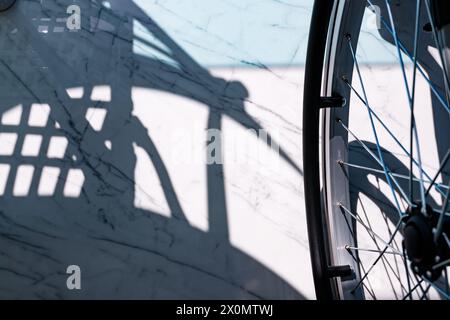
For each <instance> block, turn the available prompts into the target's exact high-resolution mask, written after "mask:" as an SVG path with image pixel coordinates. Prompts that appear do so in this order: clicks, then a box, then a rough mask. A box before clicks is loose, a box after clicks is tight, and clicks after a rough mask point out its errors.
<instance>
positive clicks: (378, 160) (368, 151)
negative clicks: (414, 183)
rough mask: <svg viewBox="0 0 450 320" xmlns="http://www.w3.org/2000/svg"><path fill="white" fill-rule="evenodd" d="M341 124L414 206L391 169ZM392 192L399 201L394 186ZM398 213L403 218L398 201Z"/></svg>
mask: <svg viewBox="0 0 450 320" xmlns="http://www.w3.org/2000/svg"><path fill="white" fill-rule="evenodd" d="M339 123H340V124H341V125H342V127H343V128H344V129H345V130H346V131H347V132H348V133H350V134H351V135H352V136H353V138H354V139H356V141H357V142H358V143H359V144H360V145H361V146H362V147H363V148H364V149H365V150H366V151H367V153H368V154H370V155H371V156H372V158H374V160H375V161H376V162H377V163H378V164H379V165H380V166H381V167H382V168H383V173H384V174H385V175H386V174H387V175H388V176H390V177H391V178H392V180H393V181H394V183H395V185H396V186H397V187H398V189H399V191H400V193H401V194H402V196H403V198H404V200H405V201H406V202H407V203H408V205H409V206H412V203H411V202H410V201H409V198H408V196H407V195H406V193H405V191H403V189H402V188H401V187H400V185H399V184H398V182H397V180H396V179H395V178H394V176H393V174H392V171H390V169H389V168H387V167H386V166H384V167H383V164H382V162H381V160H380V159H379V158H378V157H377V156H376V155H375V154H374V153H373V152H372V151H371V150H370V148H369V147H368V146H367V145H366V144H365V143H364V142H362V141H361V140H360V139H358V137H357V136H356V135H355V134H354V133H353V132H352V131H351V130H350V129H349V128H348V127H347V126H346V125H345V124H344V123H343V122H342V121H339ZM386 172H387V173H386ZM391 190H392V191H393V192H394V197H395V199H396V200H397V197H396V195H395V191H394V189H393V188H392V186H391ZM397 211H398V213H399V215H400V217H402V216H403V213H402V212H401V209H400V206H399V205H398V201H397Z"/></svg>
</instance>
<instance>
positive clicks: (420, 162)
mask: <svg viewBox="0 0 450 320" xmlns="http://www.w3.org/2000/svg"><path fill="white" fill-rule="evenodd" d="M385 3H386V6H387V9H388V14H389V19H390V21H391V27H392V30H393V36H394V41H395V46H396V48H397V54H398V59H399V61H400V66H401V70H402V75H403V81H404V83H405V88H406V94H407V95H408V102H409V107H410V110H411V112H413V111H414V103H413V98H414V97H413V96H412V95H411V92H410V89H409V86H408V80H407V78H406V72H405V63H404V61H403V57H402V52H401V50H400V45H399V40H398V35H397V30H396V28H395V23H394V17H393V16H392V11H391V6H390V4H389V0H385ZM417 19H418V18H417ZM415 45H417V37H416V39H415ZM416 51H417V50H416V48H415V49H414V58H413V59H414V66H417V55H416V54H417V52H416ZM415 70H416V67H414V71H415ZM415 81H416V79H415V72H414V84H413V86H415ZM413 132H414V138H415V139H414V140H415V142H416V149H417V160H418V162H419V167H420V170H419V174H420V197H421V200H422V204H421V212H422V214H424V215H425V214H426V213H427V212H426V202H425V187H424V186H423V174H422V170H421V169H422V157H421V152H420V144H419V135H418V133H417V127H416V126H415V125H414V126H413ZM411 157H412V153H411ZM413 200H414V199H411V201H413Z"/></svg>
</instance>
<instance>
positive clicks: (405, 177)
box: [339, 161, 448, 189]
mask: <svg viewBox="0 0 450 320" xmlns="http://www.w3.org/2000/svg"><path fill="white" fill-rule="evenodd" d="M339 164H341V165H344V166H347V167H351V168H355V169H361V170H365V171H370V172H374V173H384V171H383V170H379V169H375V168H370V167H366V166H361V165H359V164H353V163H349V162H345V161H339ZM391 174H392V176H394V177H396V178H400V179H405V180H409V176H407V175H404V174H400V173H395V172H391ZM413 181H415V182H419V179H418V178H415V177H414V178H413ZM424 183H431V181H428V180H425V181H424ZM437 185H438V186H439V187H441V188H443V189H447V188H448V186H446V185H443V184H440V183H437Z"/></svg>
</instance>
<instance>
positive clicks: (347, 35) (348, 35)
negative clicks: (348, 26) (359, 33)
mask: <svg viewBox="0 0 450 320" xmlns="http://www.w3.org/2000/svg"><path fill="white" fill-rule="evenodd" d="M345 38H346V39H347V40H348V41H351V40H352V36H351V34H350V33H347V34H346V35H345Z"/></svg>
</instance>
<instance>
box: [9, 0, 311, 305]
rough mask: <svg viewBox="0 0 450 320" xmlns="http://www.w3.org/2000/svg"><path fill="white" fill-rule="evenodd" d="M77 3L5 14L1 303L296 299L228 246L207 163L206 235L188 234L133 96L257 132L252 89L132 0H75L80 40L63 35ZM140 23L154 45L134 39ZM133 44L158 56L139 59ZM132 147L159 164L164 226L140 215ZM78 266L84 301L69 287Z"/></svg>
mask: <svg viewBox="0 0 450 320" xmlns="http://www.w3.org/2000/svg"><path fill="white" fill-rule="evenodd" d="M72 2H73V1H65V0H61V1H45V2H43V4H41V3H40V2H39V1H18V3H17V4H16V5H15V6H14V7H13V8H12V9H10V10H9V11H8V12H6V13H2V14H1V15H0V19H1V25H0V28H1V29H0V30H1V37H0V42H1V48H2V50H1V51H0V78H1V79H2V82H1V83H0V101H1V104H0V108H1V110H0V113H1V115H2V123H1V126H0V128H1V130H0V297H2V298H275V299H277V298H296V299H298V298H302V296H301V295H300V294H299V293H298V292H297V291H296V290H295V289H293V288H292V287H291V286H290V285H289V284H287V283H286V282H285V281H284V280H283V279H281V278H280V277H278V276H277V275H276V274H274V273H273V272H272V271H271V270H268V269H267V268H266V267H264V266H263V265H261V264H260V263H258V262H257V261H255V260H254V259H252V258H251V257H250V256H248V255H247V254H245V253H243V252H241V251H239V250H238V249H236V248H234V247H233V246H232V245H231V244H230V241H229V235H228V225H227V206H226V199H225V186H224V175H223V167H222V165H221V164H213V165H208V166H206V170H207V193H208V196H207V201H208V205H207V207H208V215H209V217H208V219H209V230H208V232H203V231H200V230H198V229H196V228H193V227H191V226H190V225H189V223H188V221H187V219H186V218H185V215H184V213H183V209H182V207H181V205H180V202H179V200H178V195H177V194H176V192H175V190H174V187H173V184H172V182H171V178H170V175H169V173H168V171H167V169H166V167H165V164H164V162H163V160H162V158H161V156H160V154H159V153H158V149H157V148H156V146H155V144H154V142H153V141H152V138H151V137H150V136H149V134H148V131H147V128H145V127H144V126H143V125H142V123H141V122H140V121H139V119H138V118H137V117H136V116H134V115H133V112H132V111H133V101H132V95H131V94H132V88H133V87H145V88H151V89H155V90H161V91H164V92H170V93H172V94H175V95H178V96H182V97H185V98H188V99H191V100H194V101H197V102H200V103H202V104H203V105H205V106H206V107H207V108H208V114H209V118H208V123H207V128H210V129H220V128H221V122H222V118H223V116H224V115H226V116H228V117H229V118H231V119H233V120H234V121H236V122H237V123H239V124H240V125H242V126H244V127H245V128H252V129H260V128H261V126H260V125H259V124H258V122H257V121H255V120H254V119H253V118H252V117H251V116H249V115H248V114H247V113H246V112H245V109H244V100H245V99H246V98H247V94H248V93H247V90H246V88H245V87H244V86H243V85H242V84H241V83H239V82H227V81H225V80H223V79H220V78H216V77H214V76H212V75H211V74H210V73H209V72H208V70H206V69H204V68H202V66H201V65H199V64H198V63H197V62H196V61H194V60H193V59H192V58H191V57H190V56H189V55H188V54H186V52H184V51H183V50H182V49H181V48H180V47H179V46H178V45H177V44H176V43H175V42H174V41H173V40H172V39H171V38H170V37H169V36H168V35H167V34H166V33H165V32H164V30H162V29H161V28H160V27H159V26H158V25H157V24H156V23H155V22H154V21H153V20H152V19H151V17H149V16H148V15H147V14H145V13H144V12H142V10H141V9H140V8H139V7H137V6H136V5H135V4H134V2H133V1H129V0H110V1H109V5H108V7H105V6H102V5H101V4H99V2H98V1H89V0H85V1H78V2H77V3H78V4H79V6H80V7H81V14H82V19H81V30H78V31H76V32H69V31H67V30H64V27H63V28H61V26H60V25H59V26H58V25H57V23H58V20H56V18H55V17H67V14H66V9H67V7H68V6H69V5H70V4H71V3H72ZM30 17H33V18H35V19H32V18H30ZM55 21H56V22H55ZM133 21H134V22H133ZM43 22H46V25H42V24H43ZM63 22H64V21H63ZM136 22H138V23H139V24H140V25H141V26H142V28H144V29H145V32H146V33H148V34H151V35H152V37H153V38H154V42H153V41H149V40H148V39H147V38H146V39H144V38H139V39H137V38H138V37H137V36H136V34H135V33H134V31H133V30H134V29H133V24H134V23H136ZM63 25H64V24H63ZM136 40H139V41H140V42H141V43H144V44H145V45H146V46H148V47H151V48H153V49H154V51H155V52H157V53H158V56H160V58H156V57H155V58H150V57H144V56H141V55H137V54H135V53H134V52H133V43H134V42H135V41H136ZM161 57H162V58H161ZM68 88H72V89H70V90H67V89H68ZM148 107H149V108H150V107H151V108H157V107H158V106H154V105H152V106H148ZM180 107H182V106H180ZM92 119H97V120H99V121H97V122H94V121H91V120H92ZM204 143H205V144H207V143H208V141H206V139H205V142H204ZM271 143H272V144H273V143H276V142H274V141H271V139H270V137H269V139H268V141H267V144H271ZM133 145H137V146H139V147H141V148H142V149H144V150H145V151H146V153H147V154H148V156H149V158H150V159H151V161H152V163H153V165H154V167H155V169H156V172H157V175H158V178H159V180H160V184H161V186H162V189H163V192H164V195H165V198H166V200H167V203H168V205H169V208H170V213H171V217H170V218H167V217H163V216H161V215H159V214H157V212H151V211H147V210H142V209H139V208H136V207H135V205H134V200H135V181H134V175H135V166H136V161H137V159H136V155H135V152H134V149H133ZM280 155H281V157H282V158H283V159H284V160H285V161H287V162H288V163H289V164H290V165H291V166H293V167H294V168H295V170H297V171H298V172H299V173H301V170H300V169H299V168H298V167H297V166H296V165H295V163H294V162H293V161H292V160H291V159H290V158H289V157H288V156H287V155H286V153H284V151H283V150H282V149H280ZM205 157H206V155H205ZM249 232H251V230H249ZM71 264H77V265H79V266H80V267H81V270H82V274H83V278H82V279H83V283H82V290H80V291H69V290H67V287H66V279H67V274H66V273H65V271H66V268H67V266H68V265H71Z"/></svg>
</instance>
